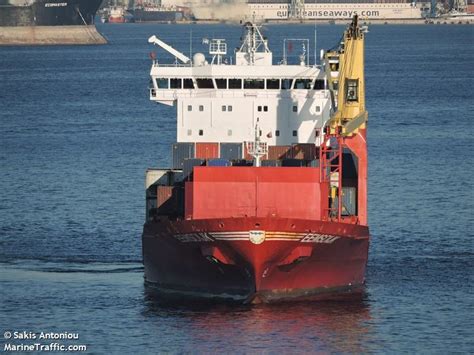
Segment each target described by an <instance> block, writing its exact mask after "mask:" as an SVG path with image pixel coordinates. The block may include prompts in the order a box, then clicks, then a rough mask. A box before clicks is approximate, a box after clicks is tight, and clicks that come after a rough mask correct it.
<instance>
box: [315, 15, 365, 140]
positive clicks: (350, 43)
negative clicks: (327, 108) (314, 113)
mask: <svg viewBox="0 0 474 355" xmlns="http://www.w3.org/2000/svg"><path fill="white" fill-rule="evenodd" d="M324 59H325V64H326V70H327V73H328V75H329V76H328V77H329V89H330V90H331V91H332V94H333V97H334V98H335V100H337V101H336V102H337V110H336V112H335V113H334V114H333V115H332V117H331V119H330V121H329V127H330V129H331V132H332V133H335V132H339V133H341V134H342V135H343V136H351V135H353V134H355V133H357V131H358V129H359V128H365V124H366V122H367V116H368V115H367V111H366V110H365V80H364V33H363V32H362V31H361V29H360V27H359V25H358V19H357V15H356V16H354V19H353V20H352V23H351V25H350V26H349V27H348V28H347V30H346V31H345V32H344V37H343V41H342V42H341V44H340V45H339V47H338V48H337V49H336V50H332V51H328V52H326V53H325V56H324Z"/></svg>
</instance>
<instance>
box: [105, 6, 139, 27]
mask: <svg viewBox="0 0 474 355" xmlns="http://www.w3.org/2000/svg"><path fill="white" fill-rule="evenodd" d="M107 12H108V14H109V15H108V18H107V20H106V21H105V22H108V23H129V22H134V17H133V15H132V14H130V13H129V12H128V11H127V10H125V8H124V7H123V6H112V7H111V8H109V9H108V10H107Z"/></svg>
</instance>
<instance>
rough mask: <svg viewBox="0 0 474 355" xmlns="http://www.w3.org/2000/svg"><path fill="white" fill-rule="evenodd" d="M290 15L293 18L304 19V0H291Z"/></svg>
mask: <svg viewBox="0 0 474 355" xmlns="http://www.w3.org/2000/svg"><path fill="white" fill-rule="evenodd" d="M288 15H289V16H288V17H289V18H290V19H293V20H303V19H304V0H291V5H290V11H289V12H288Z"/></svg>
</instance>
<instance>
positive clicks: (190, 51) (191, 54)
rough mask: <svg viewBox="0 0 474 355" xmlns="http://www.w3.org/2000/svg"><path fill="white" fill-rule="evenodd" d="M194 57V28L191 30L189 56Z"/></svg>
mask: <svg viewBox="0 0 474 355" xmlns="http://www.w3.org/2000/svg"><path fill="white" fill-rule="evenodd" d="M192 57H193V29H192V28H191V30H190V31H189V58H192Z"/></svg>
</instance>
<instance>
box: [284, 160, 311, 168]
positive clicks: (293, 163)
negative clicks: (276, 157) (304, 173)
mask: <svg viewBox="0 0 474 355" xmlns="http://www.w3.org/2000/svg"><path fill="white" fill-rule="evenodd" d="M281 166H291V167H297V166H306V164H305V161H304V160H301V159H283V160H282V161H281Z"/></svg>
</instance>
